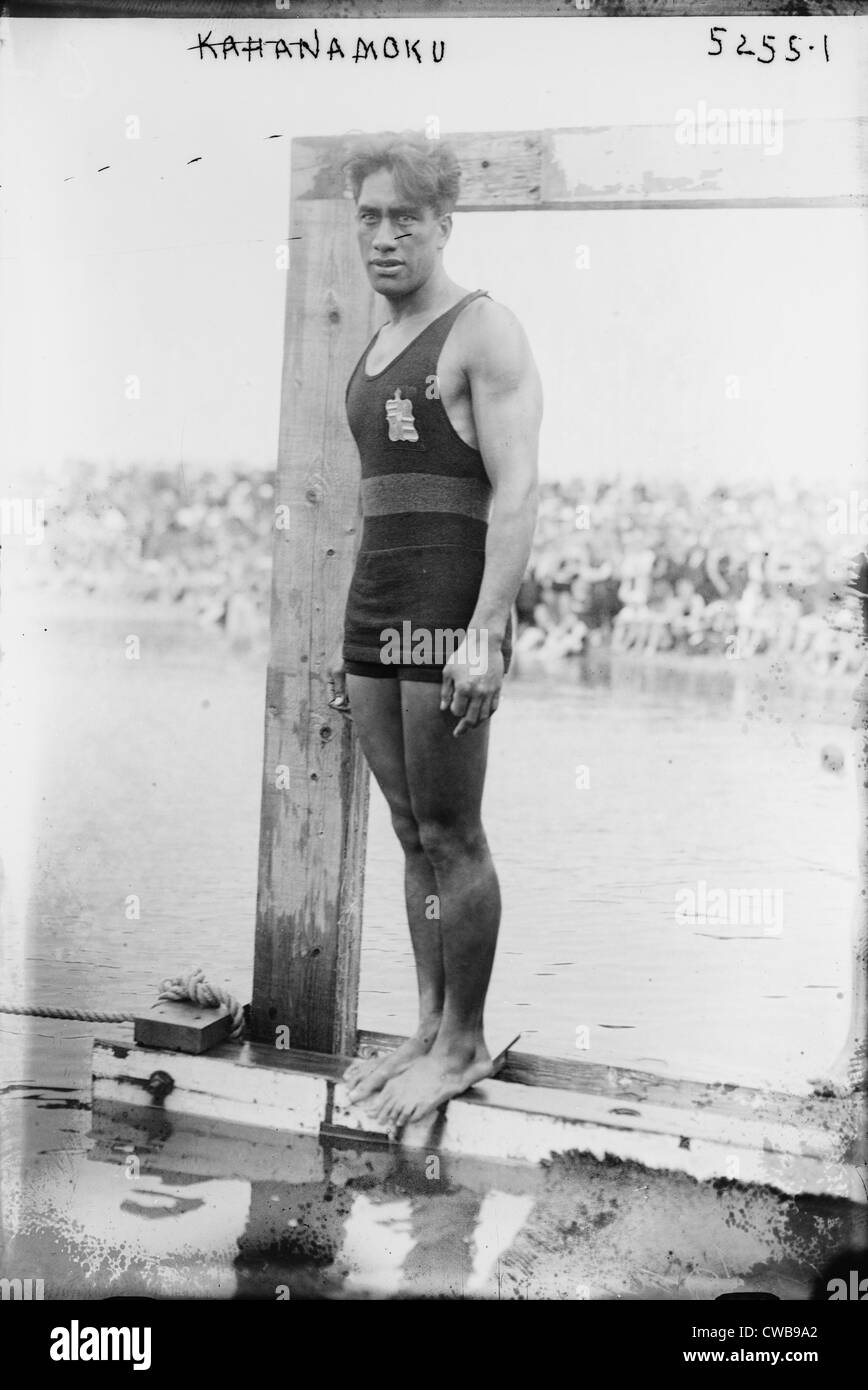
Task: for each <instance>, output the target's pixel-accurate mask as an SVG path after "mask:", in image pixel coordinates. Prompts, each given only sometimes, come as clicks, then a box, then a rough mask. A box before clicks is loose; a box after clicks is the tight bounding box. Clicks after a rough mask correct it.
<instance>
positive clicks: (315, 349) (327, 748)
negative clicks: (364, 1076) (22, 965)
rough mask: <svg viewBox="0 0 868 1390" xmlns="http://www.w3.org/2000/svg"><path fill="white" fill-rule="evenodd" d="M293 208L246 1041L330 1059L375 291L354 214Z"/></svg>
mask: <svg viewBox="0 0 868 1390" xmlns="http://www.w3.org/2000/svg"><path fill="white" fill-rule="evenodd" d="M295 153H296V151H295V147H293V160H295ZM294 172H295V164H294ZM294 192H295V187H294ZM292 206H293V211H292V226H291V231H290V235H291V236H292V237H293V238H298V240H293V241H292V242H291V243H290V244H291V246H292V260H291V266H290V271H289V286H288V296H287V315H286V334H285V350H284V368H283V383H282V398H281V419H280V439H279V446H278V469H277V481H276V489H275V508H276V512H277V513H278V515H279V514H280V508H281V507H284V506H288V508H289V526H288V528H285V529H279V528H278V527H276V529H275V534H274V572H273V579H272V597H271V604H272V607H271V652H270V659H269V668H268V677H267V691H266V714H265V754H264V765H263V782H262V812H261V827H260V857H259V888H258V898H257V922H256V944H255V957H254V977H253V1000H252V1008H251V1031H252V1036H253V1037H254V1038H256V1039H259V1040H261V1041H268V1042H272V1043H273V1042H274V1040H275V1037H276V1033H275V1030H276V1029H277V1028H278V1027H280V1026H281V1025H286V1026H288V1027H289V1029H290V1037H291V1040H292V1043H293V1045H294V1046H297V1047H300V1048H308V1049H311V1050H313V1051H316V1052H321V1053H332V1052H347V1051H351V1050H352V1047H353V1043H354V1035H355V1015H356V999H357V993H358V965H359V950H360V938H361V910H362V892H363V882H364V853H365V836H366V828H367V799H368V780H367V779H368V774H367V768H366V765H365V764H364V762H363V760H362V756H361V752H360V750H359V749H358V747H357V746H356V742H355V739H354V735H353V730H352V725H351V723H349V722H348V721H347V720H345V719H344V717H343V716H342V715H340V714H338V713H336V712H335V711H333V710H331V709H330V708H329V707H328V704H327V690H326V678H327V665H328V662H329V659H330V658H331V656H332V653H333V651H334V648H335V646H336V644H337V642H338V641H339V639H340V637H341V635H342V631H343V609H344V603H345V599H346V593H347V588H348V586H349V582H350V577H351V573H352V566H353V560H354V555H355V547H356V542H357V536H358V528H359V468H358V456H357V451H356V447H355V444H354V442H353V440H352V436H351V435H350V433H349V429H348V426H347V423H346V416H345V411H344V391H345V388H346V382H347V380H348V378H349V375H350V372H351V370H352V368H353V366H354V365H355V362H356V360H357V358H358V356H359V354H360V353H361V351H362V348H363V347H364V345H365V343H366V342H367V340H368V339H369V338H370V336H371V333H372V332H373V326H374V319H373V315H374V295H373V293H372V291H371V290H370V288H369V286H368V283H367V280H366V278H365V276H364V272H363V269H362V266H361V263H360V259H359V255H358V250H357V247H356V243H355V237H354V234H353V225H352V209H351V206H350V204H349V203H347V202H346V201H345V200H343V199H337V200H326V201H317V202H307V203H302V202H299V200H298V198H297V197H296V196H294V197H293V205H292ZM380 317H382V314H381V315H380ZM378 321H379V320H378ZM281 769H287V770H288V780H289V786H288V788H285V787H284V788H281V787H280V786H279V785H278V784H279V782H280V779H281V775H283V778H284V780H285V777H286V774H285V772H284V773H283V774H281Z"/></svg>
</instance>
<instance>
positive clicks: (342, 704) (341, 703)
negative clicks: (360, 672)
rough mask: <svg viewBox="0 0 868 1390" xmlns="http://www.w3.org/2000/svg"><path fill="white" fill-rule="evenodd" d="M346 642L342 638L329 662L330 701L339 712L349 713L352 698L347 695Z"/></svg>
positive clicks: (328, 688)
mask: <svg viewBox="0 0 868 1390" xmlns="http://www.w3.org/2000/svg"><path fill="white" fill-rule="evenodd" d="M343 652H344V643H343V638H341V640H340V642H339V643H338V645H337V647H336V649H335V652H334V655H333V656H332V659H331V661H330V662H329V664H328V680H327V682H326V688H327V690H328V702H329V704H330V705H331V707H332V709H336V710H337V711H338V713H339V714H349V712H350V700H349V696H348V695H347V673H346V671H345V670H344V654H343Z"/></svg>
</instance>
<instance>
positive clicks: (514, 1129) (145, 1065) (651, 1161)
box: [93, 1042, 865, 1201]
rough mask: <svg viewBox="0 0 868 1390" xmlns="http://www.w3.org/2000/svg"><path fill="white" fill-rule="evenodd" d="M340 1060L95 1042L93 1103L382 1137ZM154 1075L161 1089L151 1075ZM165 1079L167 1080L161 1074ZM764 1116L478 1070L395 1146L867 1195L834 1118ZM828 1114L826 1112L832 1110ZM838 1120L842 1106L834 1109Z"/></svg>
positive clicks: (232, 1048) (268, 1050)
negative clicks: (810, 1120)
mask: <svg viewBox="0 0 868 1390" xmlns="http://www.w3.org/2000/svg"><path fill="white" fill-rule="evenodd" d="M346 1060H347V1059H344V1058H336V1057H319V1058H317V1057H311V1056H310V1055H309V1054H302V1055H296V1054H293V1053H292V1052H280V1051H277V1050H276V1049H275V1048H273V1047H263V1046H258V1045H256V1044H245V1045H244V1046H241V1047H239V1046H237V1045H235V1044H231V1043H224V1044H222V1045H221V1046H220V1047H218V1048H216V1049H215V1050H214V1051H213V1052H209V1053H206V1054H205V1055H203V1056H201V1057H192V1056H190V1055H188V1054H185V1053H172V1052H165V1053H163V1052H160V1051H158V1050H155V1049H152V1048H147V1049H146V1048H125V1047H122V1046H119V1045H118V1044H117V1043H102V1042H97V1043H95V1044H94V1053H93V1104H94V1115H95V1117H96V1116H97V1114H98V1113H99V1111H100V1107H101V1106H105V1105H109V1106H118V1105H122V1106H128V1107H132V1108H140V1109H149V1110H153V1109H155V1108H156V1109H160V1110H161V1111H164V1112H165V1113H166V1115H167V1118H169V1119H170V1120H171V1119H172V1118H173V1117H177V1118H178V1119H179V1120H181V1118H182V1117H183V1122H184V1123H188V1122H189V1121H190V1120H191V1118H192V1119H193V1120H196V1119H197V1118H198V1119H201V1118H206V1119H210V1118H213V1117H214V1116H219V1117H220V1118H221V1119H222V1120H224V1121H225V1122H227V1123H232V1124H244V1125H249V1126H254V1127H258V1128H262V1129H267V1130H269V1131H271V1132H272V1133H273V1134H275V1135H286V1136H287V1137H288V1136H290V1135H292V1134H308V1135H318V1136H320V1137H322V1138H323V1139H340V1138H346V1139H348V1140H352V1141H354V1142H356V1143H359V1144H371V1143H377V1142H380V1143H386V1142H388V1140H389V1135H388V1131H387V1129H386V1128H385V1127H384V1126H382V1125H377V1124H376V1123H375V1122H373V1121H372V1120H371V1119H370V1118H369V1117H368V1116H367V1115H366V1114H365V1113H364V1111H362V1110H361V1109H360V1108H359V1107H354V1106H351V1105H350V1104H349V1101H348V1097H347V1090H346V1086H345V1085H344V1083H343V1082H342V1081H341V1079H340V1073H341V1072H342V1070H343V1067H344V1066H345V1065H346ZM157 1074H158V1079H159V1086H158V1087H157V1088H156V1090H155V1084H154V1077H155V1075H157ZM169 1082H171V1085H169ZM785 1102H786V1098H780V1103H781V1104H783V1107H784V1108H783V1111H780V1110H779V1112H778V1113H777V1114H776V1115H775V1116H774V1117H773V1118H772V1117H769V1116H767V1115H766V1114H765V1112H764V1109H763V1108H762V1105H760V1106H758V1107H754V1108H751V1107H747V1108H746V1109H745V1111H744V1112H743V1113H741V1114H734V1113H731V1112H730V1111H729V1110H727V1109H722V1108H721V1107H719V1106H718V1105H717V1104H716V1103H714V1102H713V1101H712V1102H710V1103H709V1104H708V1105H707V1106H706V1107H704V1108H703V1107H700V1106H698V1105H693V1106H690V1107H684V1106H675V1105H672V1104H669V1103H661V1102H660V1101H658V1100H657V1099H654V1100H651V1101H645V1100H642V1099H636V1098H632V1097H630V1098H628V1097H626V1096H624V1095H620V1094H619V1095H616V1096H612V1095H603V1094H601V1093H600V1092H595V1093H591V1092H587V1091H586V1092H568V1091H565V1090H561V1089H556V1088H553V1087H544V1086H534V1087H529V1086H515V1085H511V1084H510V1083H509V1082H505V1081H500V1080H497V1081H486V1082H483V1083H481V1084H480V1085H479V1086H476V1087H474V1088H473V1089H472V1091H469V1092H468V1093H467V1094H466V1095H464V1096H459V1097H457V1098H456V1099H455V1100H453V1101H450V1103H449V1104H448V1106H445V1107H443V1109H442V1111H440V1112H438V1114H436V1115H435V1116H434V1117H433V1118H431V1119H429V1120H425V1121H422V1122H420V1123H419V1124H414V1125H407V1126H406V1127H405V1128H404V1129H403V1130H402V1132H401V1134H400V1136H399V1138H398V1140H397V1141H396V1142H397V1145H398V1147H400V1148H406V1149H423V1150H424V1149H429V1150H436V1151H437V1152H441V1153H445V1154H454V1155H460V1156H463V1157H466V1158H493V1159H507V1160H510V1161H515V1162H523V1163H530V1164H537V1163H540V1162H543V1161H545V1160H548V1159H550V1158H551V1157H552V1156H553V1155H556V1154H567V1153H587V1154H590V1155H591V1156H592V1157H595V1158H598V1159H603V1158H605V1157H607V1156H609V1157H616V1158H620V1159H622V1160H631V1161H633V1162H636V1163H640V1164H643V1165H644V1166H645V1167H647V1168H649V1169H657V1170H666V1171H673V1172H681V1173H687V1174H689V1175H690V1176H692V1177H694V1178H696V1179H697V1180H699V1181H705V1180H715V1179H728V1180H730V1181H738V1182H742V1183H746V1184H754V1185H759V1186H764V1187H770V1188H775V1189H777V1190H780V1191H784V1192H789V1193H791V1194H795V1193H799V1192H813V1193H823V1194H825V1195H828V1196H838V1197H842V1198H846V1199H847V1200H850V1201H864V1198H865V1193H864V1188H863V1187H862V1183H861V1179H860V1175H859V1173H858V1171H857V1169H856V1168H855V1167H854V1165H853V1160H852V1154H851V1148H852V1145H851V1144H850V1142H849V1141H848V1140H847V1139H846V1138H845V1137H843V1136H842V1134H841V1133H840V1132H838V1124H833V1125H831V1127H830V1126H829V1125H828V1124H824V1123H819V1124H806V1123H805V1119H804V1116H803V1115H802V1114H801V1113H800V1107H799V1105H798V1103H797V1102H793V1103H791V1105H790V1109H789V1113H787V1110H786V1103H785ZM829 1114H830V1115H831V1114H832V1111H831V1110H830V1112H829ZM838 1118H839V1119H840V1117H838Z"/></svg>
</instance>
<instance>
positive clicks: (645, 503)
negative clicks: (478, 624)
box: [46, 466, 864, 674]
mask: <svg viewBox="0 0 868 1390" xmlns="http://www.w3.org/2000/svg"><path fill="white" fill-rule="evenodd" d="M274 515H275V501H274V486H273V475H272V474H271V473H269V472H268V471H265V470H259V471H251V470H243V471H242V470H241V469H236V470H234V471H232V472H231V473H230V474H219V475H218V474H217V473H210V472H204V473H198V474H196V475H195V476H191V477H185V476H184V474H183V473H182V472H181V471H180V470H177V469H175V470H157V471H150V470H142V469H132V468H127V469H117V470H111V471H110V472H106V471H105V470H103V471H100V470H97V469H95V468H93V467H88V466H82V467H81V468H79V469H77V470H75V471H74V472H73V473H72V475H71V476H70V477H68V478H67V479H66V481H65V485H64V493H63V502H62V504H61V505H59V506H57V507H56V508H51V507H49V509H48V512H47V515H46V525H47V527H48V535H47V540H48V541H49V545H48V547H46V548H47V550H48V558H49V560H50V563H49V565H48V567H47V572H48V574H49V575H50V577H51V578H53V579H54V580H59V581H60V582H61V583H62V585H63V586H64V588H65V589H69V588H75V589H79V590H84V591H86V592H87V593H89V594H97V595H104V596H109V597H112V598H117V597H118V596H122V597H123V598H125V599H138V600H144V601H151V602H164V603H169V604H176V605H182V606H183V607H184V608H185V609H186V610H188V611H190V612H191V613H193V614H194V615H195V616H196V617H198V618H199V619H200V620H201V621H202V622H204V623H220V624H225V625H226V626H227V627H229V628H235V629H236V630H237V629H242V630H243V629H244V628H245V627H249V628H250V629H251V630H253V629H256V628H263V627H264V626H265V624H266V623H267V616H268V603H269V591H270V571H271V539H272V531H273V525H274ZM827 518H828V505H827V500H826V499H825V497H824V496H822V495H821V494H819V493H818V492H810V491H807V490H802V489H795V488H791V489H789V490H786V491H785V490H781V489H778V490H775V489H773V488H772V487H770V486H752V487H749V488H748V487H742V488H738V489H736V488H727V487H717V488H715V489H713V490H711V491H705V492H704V493H703V492H700V491H699V490H696V491H692V490H691V491H688V489H687V488H685V487H684V486H683V485H680V484H674V483H669V484H659V485H658V484H642V483H639V484H626V483H619V482H606V483H599V484H591V485H589V484H587V483H583V482H581V481H575V482H572V483H569V484H566V483H544V484H543V485H542V487H541V489H540V506H539V518H538V523H537V528H536V535H535V538H534V543H533V550H532V554H531V558H530V563H529V566H528V572H527V575H526V577H525V580H524V582H523V584H522V586H521V590H520V592H519V594H518V598H517V602H516V616H517V620H518V621H517V633H516V643H515V646H516V652H517V654H519V655H520V656H522V657H525V658H530V659H532V660H534V661H538V660H542V661H548V660H551V659H557V660H559V659H561V658H564V657H573V656H579V655H582V654H584V653H587V652H588V651H590V650H592V649H593V648H595V647H602V646H610V647H611V648H613V649H615V650H617V651H622V652H632V653H634V654H636V655H642V656H643V657H646V656H647V657H650V656H652V655H653V654H655V653H660V652H682V653H685V654H687V655H689V656H699V655H705V654H709V653H716V654H719V655H723V656H730V657H734V656H739V657H750V656H753V655H755V654H757V653H772V654H780V655H784V654H788V653H789V654H792V655H793V656H795V657H797V658H798V659H799V660H800V661H801V662H802V663H804V665H805V666H806V667H807V668H810V669H812V670H815V671H817V672H820V673H829V672H832V671H839V672H841V673H842V674H844V673H850V672H851V671H852V672H855V671H857V670H858V669H859V667H860V663H861V661H862V656H863V650H864V648H863V644H862V642H861V640H860V631H861V630H860V626H859V619H858V615H857V613H856V611H855V605H854V604H852V603H848V602H847V601H845V594H846V568H847V560H848V556H849V553H850V552H851V551H855V550H858V549H859V548H860V545H861V544H863V543H864V542H860V541H859V540H851V542H850V544H849V547H848V545H847V542H846V540H845V541H844V542H843V543H842V540H841V538H840V537H838V536H834V535H832V534H830V531H829V527H828V524H827Z"/></svg>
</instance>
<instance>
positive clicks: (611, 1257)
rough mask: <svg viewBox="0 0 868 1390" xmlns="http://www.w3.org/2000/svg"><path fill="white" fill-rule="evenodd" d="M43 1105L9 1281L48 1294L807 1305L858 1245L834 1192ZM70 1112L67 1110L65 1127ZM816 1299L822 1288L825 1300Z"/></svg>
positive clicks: (853, 1218) (12, 1216) (22, 1191)
mask: <svg viewBox="0 0 868 1390" xmlns="http://www.w3.org/2000/svg"><path fill="white" fill-rule="evenodd" d="M59 1104H60V1105H62V1102H61V1101H59V1100H58V1099H57V1098H56V1097H54V1098H51V1099H49V1098H48V1097H45V1098H44V1099H43V1100H42V1101H41V1102H39V1105H38V1106H37V1108H36V1109H35V1111H34V1115H33V1120H34V1122H33V1123H32V1124H31V1126H30V1127H29V1134H28V1141H27V1147H26V1150H25V1153H24V1155H23V1156H24V1159H25V1162H24V1164H23V1165H22V1171H21V1174H20V1175H19V1173H18V1172H14V1171H13V1169H12V1167H11V1165H9V1164H8V1163H7V1166H6V1169H5V1171H6V1174H7V1175H8V1176H7V1179H6V1181H5V1184H4V1187H5V1191H4V1208H5V1211H4V1219H5V1222H6V1225H7V1228H8V1229H13V1230H14V1235H12V1237H11V1239H10V1240H9V1242H8V1244H7V1248H6V1252H5V1256H4V1259H3V1260H2V1261H0V1264H2V1268H3V1274H4V1275H8V1276H9V1277H16V1278H22V1279H24V1278H30V1279H41V1280H43V1281H44V1296H45V1298H46V1299H60V1298H73V1297H74V1298H102V1297H107V1296H109V1295H112V1296H118V1295H125V1296H127V1297H129V1296H143V1295H144V1296H148V1297H164V1298H180V1297H184V1298H213V1299H227V1298H257V1299H267V1300H275V1301H286V1300H292V1299H298V1298H330V1299H354V1300H355V1299H360V1298H401V1297H416V1298H419V1297H423V1298H432V1297H433V1298H479V1299H527V1298H533V1299H559V1300H560V1299H613V1298H622V1299H630V1298H643V1299H673V1298H674V1299H709V1298H714V1297H716V1296H717V1295H718V1294H721V1293H725V1292H731V1291H733V1290H739V1291H744V1290H754V1291H756V1290H760V1291H765V1292H770V1293H774V1294H776V1295H777V1297H779V1298H783V1299H804V1298H808V1297H811V1296H812V1291H813V1290H814V1289H815V1288H816V1287H817V1285H818V1284H819V1287H820V1288H821V1289H824V1288H825V1276H824V1275H823V1273H822V1269H823V1266H824V1264H826V1263H828V1261H829V1259H830V1257H833V1256H834V1255H835V1254H836V1253H837V1252H839V1251H841V1250H842V1249H844V1248H847V1247H850V1246H855V1245H857V1244H858V1243H859V1234H860V1231H861V1229H862V1226H863V1224H864V1222H863V1221H862V1220H861V1219H860V1217H859V1215H858V1211H857V1209H856V1208H854V1207H853V1206H852V1205H850V1204H849V1203H847V1202H844V1201H839V1200H831V1199H829V1198H823V1199H812V1198H809V1197H800V1198H798V1199H795V1200H794V1199H792V1198H787V1197H783V1196H782V1195H780V1194H777V1193H773V1192H769V1191H768V1190H764V1189H760V1190H757V1189H754V1190H747V1189H744V1188H740V1187H739V1185H738V1184H729V1185H725V1186H724V1187H723V1188H721V1189H718V1188H716V1187H713V1186H712V1185H711V1184H709V1183H696V1182H695V1181H694V1180H693V1179H691V1178H688V1177H685V1176H680V1175H678V1174H672V1173H670V1174H663V1175H655V1174H651V1175H649V1174H648V1173H647V1172H646V1171H645V1170H643V1169H642V1168H640V1167H639V1166H638V1165H636V1164H632V1163H618V1162H614V1163H608V1162H596V1161H594V1160H591V1159H589V1158H583V1157H580V1156H578V1155H567V1156H564V1157H563V1158H559V1159H557V1160H554V1161H552V1162H550V1163H546V1164H542V1165H541V1166H540V1167H539V1168H538V1169H535V1170H532V1171H531V1170H528V1169H527V1168H525V1167H523V1166H518V1165H508V1164H498V1163H482V1162H479V1161H469V1160H467V1159H447V1158H445V1157H438V1156H437V1155H434V1154H425V1153H400V1152H395V1151H393V1150H390V1149H388V1148H386V1147H384V1146H372V1147H367V1148H366V1147H364V1146H363V1145H359V1144H353V1143H347V1142H346V1141H344V1142H342V1143H337V1142H319V1141H317V1140H314V1139H311V1138H307V1137H305V1138H301V1137H295V1138H293V1139H292V1141H291V1143H283V1144H277V1143H274V1142H273V1141H272V1142H269V1140H270V1136H267V1135H266V1136H263V1134H262V1133H261V1132H259V1133H256V1132H253V1131H248V1130H244V1129H240V1128H236V1129H230V1128H228V1127H227V1126H223V1125H218V1124H216V1123H215V1124H209V1123H208V1122H207V1121H199V1122H198V1125H197V1129H196V1131H195V1132H192V1131H190V1130H182V1129H177V1128H174V1127H173V1125H172V1124H171V1123H170V1121H169V1119H168V1117H167V1116H166V1115H165V1114H164V1113H162V1112H160V1113H157V1114H154V1115H151V1116H149V1117H148V1118H147V1120H145V1121H144V1122H142V1123H140V1124H137V1125H133V1124H131V1123H130V1122H129V1120H128V1119H127V1118H125V1116H124V1115H123V1113H122V1112H120V1111H118V1110H117V1109H110V1110H109V1111H107V1112H106V1113H105V1114H99V1115H98V1116H97V1117H96V1134H95V1136H94V1137H93V1139H92V1140H91V1141H85V1139H84V1136H83V1135H79V1138H78V1141H76V1139H75V1137H73V1136H74V1135H75V1130H76V1119H75V1115H76V1114H77V1112H75V1111H74V1110H70V1109H66V1110H64V1109H63V1108H62V1109H61V1111H60V1113H61V1114H62V1115H64V1118H66V1119H67V1120H68V1121H69V1124H68V1126H67V1128H68V1131H69V1133H68V1135H67V1136H66V1138H65V1139H64V1141H63V1143H62V1144H58V1141H57V1134H56V1127H55V1124H54V1120H53V1115H54V1114H57V1113H58V1112H56V1111H54V1112H48V1113H47V1112H46V1107H48V1106H54V1105H59ZM78 1123H80V1121H78ZM821 1296H823V1297H825V1293H823V1294H822V1295H821Z"/></svg>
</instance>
